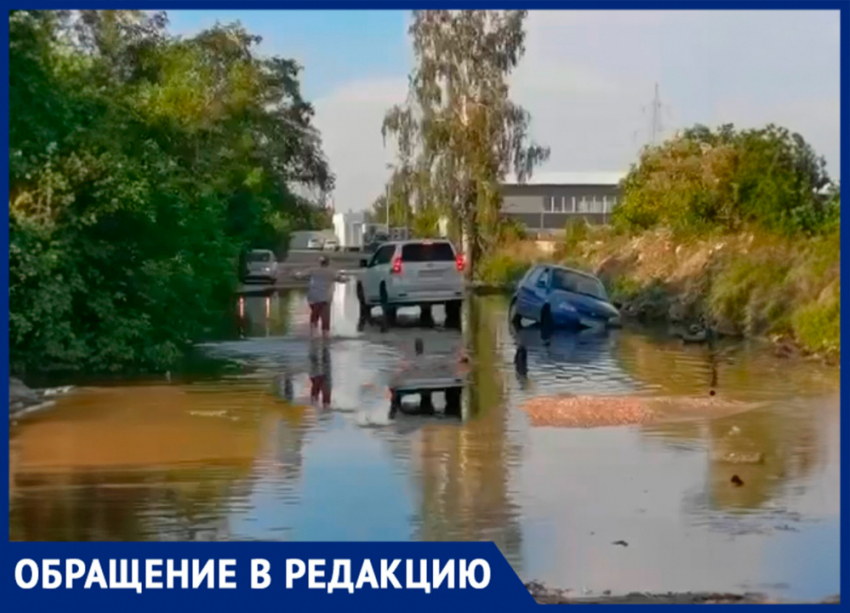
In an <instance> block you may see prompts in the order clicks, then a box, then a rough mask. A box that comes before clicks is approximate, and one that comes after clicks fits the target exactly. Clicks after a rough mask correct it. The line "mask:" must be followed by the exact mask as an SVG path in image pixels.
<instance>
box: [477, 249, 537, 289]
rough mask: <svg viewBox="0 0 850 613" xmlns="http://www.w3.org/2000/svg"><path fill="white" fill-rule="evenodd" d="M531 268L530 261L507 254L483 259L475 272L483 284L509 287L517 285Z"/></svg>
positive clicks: (498, 254)
mask: <svg viewBox="0 0 850 613" xmlns="http://www.w3.org/2000/svg"><path fill="white" fill-rule="evenodd" d="M530 266H531V262H529V261H525V260H523V259H518V258H516V257H514V256H511V255H508V254H506V253H497V254H493V255H489V256H487V257H485V258H483V259H482V260H481V261H480V262H479V263H478V267H477V268H476V270H475V272H476V276H477V277H478V280H479V281H481V282H482V283H486V284H489V285H496V286H502V285H505V286H507V285H513V284H515V283H517V282H518V281H519V280H520V279H521V278H522V276H523V275H524V274H525V272H526V271H527V270H528V268H529V267H530Z"/></svg>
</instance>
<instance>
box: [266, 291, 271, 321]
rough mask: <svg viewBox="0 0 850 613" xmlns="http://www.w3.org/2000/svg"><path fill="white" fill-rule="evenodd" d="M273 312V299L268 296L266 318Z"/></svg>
mask: <svg viewBox="0 0 850 613" xmlns="http://www.w3.org/2000/svg"><path fill="white" fill-rule="evenodd" d="M271 312H272V299H271V296H266V319H268V318H269V317H270V316H271Z"/></svg>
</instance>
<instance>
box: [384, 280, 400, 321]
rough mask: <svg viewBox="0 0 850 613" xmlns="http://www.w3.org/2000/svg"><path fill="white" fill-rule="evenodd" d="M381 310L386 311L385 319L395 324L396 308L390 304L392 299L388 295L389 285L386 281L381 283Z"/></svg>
mask: <svg viewBox="0 0 850 613" xmlns="http://www.w3.org/2000/svg"><path fill="white" fill-rule="evenodd" d="M381 310H382V311H383V312H384V321H386V323H387V324H388V325H395V319H396V309H395V307H394V306H390V299H389V296H387V286H386V284H385V283H381Z"/></svg>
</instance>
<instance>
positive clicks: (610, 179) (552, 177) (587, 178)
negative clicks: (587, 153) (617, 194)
mask: <svg viewBox="0 0 850 613" xmlns="http://www.w3.org/2000/svg"><path fill="white" fill-rule="evenodd" d="M627 174H628V171H620V172H617V171H612V172H605V171H602V172H541V173H534V174H533V175H531V177H529V178H528V179H527V180H526V181H525V183H524V184H523V185H616V184H618V183H619V182H620V181H622V180H623V179H624V178H625V177H626V175H627ZM505 184H506V185H517V184H518V183H517V181H516V177H515V176H508V177H507V178H506V179H505Z"/></svg>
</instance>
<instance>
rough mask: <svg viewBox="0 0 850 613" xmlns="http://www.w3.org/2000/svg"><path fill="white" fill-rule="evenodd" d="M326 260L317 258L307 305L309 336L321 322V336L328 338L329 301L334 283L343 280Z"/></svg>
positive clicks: (329, 326)
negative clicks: (308, 307) (316, 266)
mask: <svg viewBox="0 0 850 613" xmlns="http://www.w3.org/2000/svg"><path fill="white" fill-rule="evenodd" d="M329 265H330V262H328V258H326V257H325V256H322V257H320V258H319V267H318V268H317V269H315V270H313V271H312V272H311V273H310V285H309V287H308V289H307V303H308V304H309V305H310V335H311V336H312V334H313V332H314V331H315V329H316V326H317V325H318V324H319V321H320V320H321V323H322V336H325V337H326V336H328V333H329V332H330V329H331V300H332V298H333V292H334V283H337V282H342V281H344V279H342V278H341V277H340V275H339V274H337V273H335V272H334V271H332V270H331V269H330V268H329Z"/></svg>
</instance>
